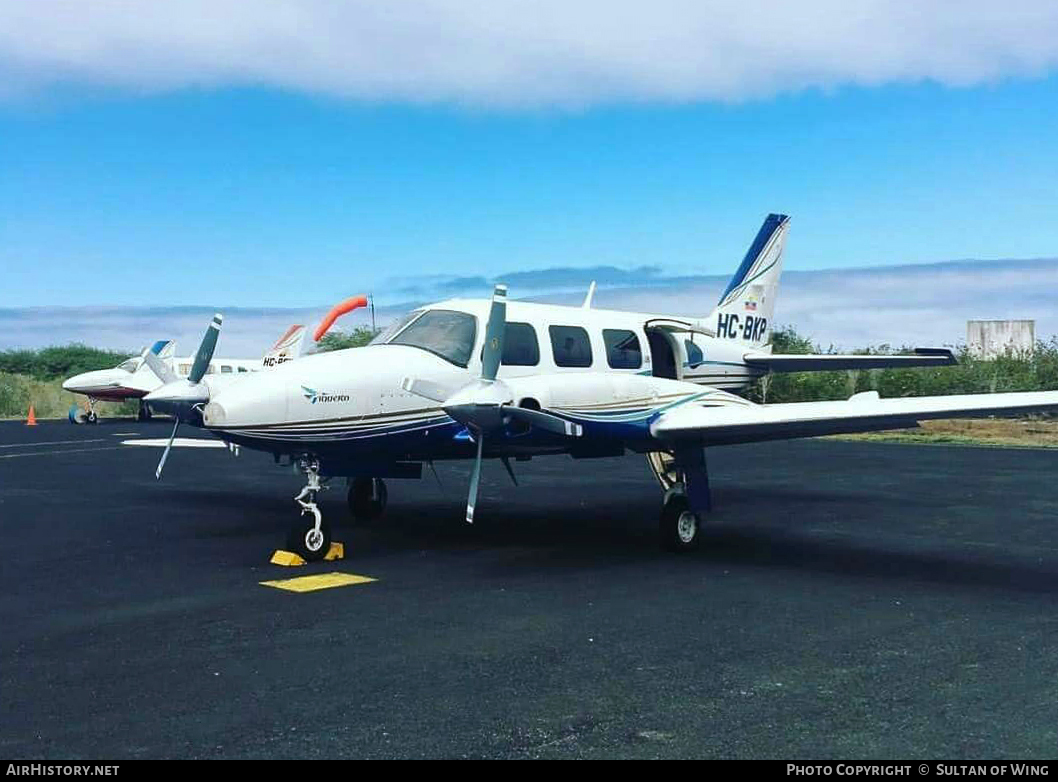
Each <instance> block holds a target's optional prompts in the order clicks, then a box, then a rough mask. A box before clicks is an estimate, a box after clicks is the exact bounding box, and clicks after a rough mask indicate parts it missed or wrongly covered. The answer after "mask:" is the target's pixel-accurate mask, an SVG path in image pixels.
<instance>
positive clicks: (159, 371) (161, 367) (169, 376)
mask: <svg viewBox="0 0 1058 782" xmlns="http://www.w3.org/2000/svg"><path fill="white" fill-rule="evenodd" d="M143 360H144V362H145V363H146V364H147V366H148V367H150V370H151V372H153V373H154V374H155V375H156V376H157V377H158V379H159V380H161V381H162V383H175V382H176V381H177V380H179V379H180V378H178V377H177V376H176V373H175V372H173V370H171V369H170V368H169V367H168V366H167V365H166V363H165V362H164V361H162V360H161V359H160V358H158V356H156V355H154V353H152V352H151V351H149V350H148V351H147V353H146V354H145V355H144V357H143Z"/></svg>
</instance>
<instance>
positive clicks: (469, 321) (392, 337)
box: [371, 310, 478, 367]
mask: <svg viewBox="0 0 1058 782" xmlns="http://www.w3.org/2000/svg"><path fill="white" fill-rule="evenodd" d="M477 333H478V319H477V318H475V317H474V316H473V315H470V314H468V313H466V312H456V311H455V310H427V311H426V312H413V313H411V315H409V316H408V317H406V318H404V319H403V320H402V321H400V322H398V323H397V324H394V326H391V327H390V328H389V329H387V330H386V332H383V333H382V334H380V335H379V336H378V337H376V338H375V339H374V341H373V342H372V343H371V344H373V345H374V344H388V345H408V346H409V347H413V348H422V349H423V350H428V351H430V352H431V353H433V354H434V355H437V356H440V357H441V358H443V359H444V360H445V361H451V362H452V363H453V364H456V365H458V366H461V367H465V366H466V365H467V364H468V363H469V362H470V357H471V355H473V352H474V340H475V339H476V337H477ZM387 334H389V336H388V337H387ZM383 337H387V338H386V339H383Z"/></svg>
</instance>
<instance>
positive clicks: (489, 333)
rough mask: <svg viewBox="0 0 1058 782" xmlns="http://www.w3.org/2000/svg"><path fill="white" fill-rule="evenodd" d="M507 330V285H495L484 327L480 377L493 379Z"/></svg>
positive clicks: (497, 369) (501, 354) (501, 356)
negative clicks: (487, 319)
mask: <svg viewBox="0 0 1058 782" xmlns="http://www.w3.org/2000/svg"><path fill="white" fill-rule="evenodd" d="M506 330H507V286H506V285H497V286H496V290H494V291H493V293H492V309H491V310H490V311H489V322H488V325H487V326H486V327H485V348H484V351H483V352H482V354H481V378H482V379H483V380H495V379H496V373H497V372H498V371H499V369H500V359H501V358H503V337H504V332H505V331H506Z"/></svg>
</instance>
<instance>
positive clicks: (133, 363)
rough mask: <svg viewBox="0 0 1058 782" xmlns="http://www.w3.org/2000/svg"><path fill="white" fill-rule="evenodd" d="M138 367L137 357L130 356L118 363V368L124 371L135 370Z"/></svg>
mask: <svg viewBox="0 0 1058 782" xmlns="http://www.w3.org/2000/svg"><path fill="white" fill-rule="evenodd" d="M139 367H140V360H139V359H138V358H130V359H128V360H127V361H122V362H121V363H120V364H118V369H124V370H125V371H126V372H135V371H136V370H137V369H139Z"/></svg>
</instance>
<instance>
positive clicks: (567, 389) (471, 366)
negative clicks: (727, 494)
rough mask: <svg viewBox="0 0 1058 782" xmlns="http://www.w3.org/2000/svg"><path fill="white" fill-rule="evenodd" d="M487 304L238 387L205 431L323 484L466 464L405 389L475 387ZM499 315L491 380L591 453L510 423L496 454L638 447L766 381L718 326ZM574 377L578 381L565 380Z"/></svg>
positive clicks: (461, 445) (463, 434) (460, 304)
mask: <svg viewBox="0 0 1058 782" xmlns="http://www.w3.org/2000/svg"><path fill="white" fill-rule="evenodd" d="M488 306H489V302H488V301H487V300H452V301H446V302H441V303H438V304H435V305H431V306H429V307H426V308H423V309H422V310H416V311H415V313H412V315H411V316H409V318H406V319H405V320H404V321H403V322H402V323H399V324H398V327H397V328H395V329H393V328H391V330H390V331H389V332H388V333H387V334H384V335H383V336H382V337H381V338H380V340H378V341H376V343H377V342H379V341H380V342H381V343H382V344H372V345H369V346H367V347H363V348H353V349H348V350H341V351H334V352H330V353H322V354H315V355H309V356H305V357H302V358H301V359H299V360H298V361H295V362H290V363H288V364H285V365H283V366H281V367H278V368H276V369H275V370H274V371H272V372H269V373H266V374H259V375H255V376H254V377H253V378H252V379H251V380H250V381H249V382H241V381H240V379H238V378H236V379H233V380H234V382H232V383H230V384H229V385H227V386H226V387H225V388H224V389H223V390H220V392H219V393H217V394H216V395H215V396H214V397H213V398H212V401H211V403H210V404H209V405H208V406H207V407H206V409H205V425H206V426H207V427H208V428H210V429H212V430H213V431H214V432H216V433H217V434H218V435H219V436H221V437H222V438H224V439H225V440H229V441H231V442H235V443H238V444H240V445H244V446H247V447H250V448H255V449H259V450H264V451H269V452H272V453H275V454H290V455H295V456H296V455H302V454H314V455H316V456H318V457H320V458H321V462H322V464H323V465H324V467H325V469H327V471H328V472H330V473H331V474H355V473H356V472H358V471H359V470H361V469H363V470H365V471H366V473H365V474H373V475H379V474H384V472H380V468H381V466H384V465H387V464H392V463H396V462H404V461H412V462H415V461H418V462H421V461H430V460H434V459H449V458H466V457H467V456H468V455H472V452H473V448H474V445H473V442H472V440H471V438H470V436H469V434H468V433H467V431H466V429H465V427H464V426H463V425H461V424H459V423H457V422H456V421H454V420H453V419H452V418H450V417H449V416H448V415H447V414H446V413H445V412H444V411H443V410H442V409H441V407H440V405H439V404H436V403H430V402H429V401H428V400H426V399H424V398H423V397H422V396H419V395H416V394H414V393H411V392H409V391H407V390H404V389H403V388H402V384H403V382H404V381H405V379H406V378H428V379H429V381H430V382H432V383H434V384H437V385H438V386H440V387H443V388H446V389H448V390H450V391H454V390H455V389H458V388H460V387H462V386H464V385H466V384H467V383H469V382H471V381H472V380H473V379H474V378H476V377H478V376H479V375H480V372H481V352H482V346H483V342H484V331H485V329H484V324H485V321H486V319H487V317H488ZM507 306H508V309H507V331H506V340H505V353H504V362H503V363H502V364H501V366H500V369H499V372H498V375H497V378H498V379H499V380H503V381H505V382H506V383H508V384H510V385H511V387H512V388H514V389H516V392H517V393H518V394H519V396H520V398H519V399H515V400H513V401H514V403H516V404H528V405H530V406H531V405H534V404H536V405H541V406H544V407H546V408H548V409H551V410H555V411H558V412H560V413H561V414H562V415H563V416H564V417H569V418H571V419H572V420H576V421H578V422H580V423H581V424H582V425H583V426H584V427H586V430H587V432H589V433H592V434H595V435H597V436H596V437H585V438H584V441H585V442H589V443H590V444H591V445H590V446H587V447H581V446H578V445H577V444H572V445H571V443H570V442H569V441H568V440H566V439H564V438H562V437H559V436H556V435H553V434H550V433H548V432H545V431H540V430H537V429H536V428H535V427H533V428H523V429H521V430H520V429H519V428H518V427H513V428H511V429H510V430H509V431H507V432H506V434H505V436H504V437H503V438H501V439H500V440H493V441H492V442H490V448H489V450H490V451H491V454H490V455H499V454H501V453H502V454H504V455H533V454H541V453H561V452H569V451H572V452H573V453H575V454H576V455H583V456H594V455H609V454H612V453H618V452H621V451H622V450H623V449H624V448H625V447H631V448H642V449H644V450H646V449H649V440H650V435H649V427H648V422H649V421H650V420H651V418H652V417H654V416H656V414H657V413H658V412H659V411H661V410H663V409H668V408H671V407H672V406H674V405H679V404H683V403H685V402H688V401H691V400H694V401H696V403H699V404H701V403H704V401H705V400H704V399H703V397H705V396H711V397H712V400H711V401H715V402H716V403H718V404H720V403H723V404H745V401H744V400H742V399H740V398H739V397H735V396H733V395H731V394H728V393H725V391H724V390H723V389H737V388H741V387H744V386H745V385H746V384H747V383H749V382H751V381H752V380H753V379H754V378H755V377H758V376H759V375H760V374H762V370H760V369H757V368H752V367H749V366H747V365H746V364H745V362H743V361H742V356H743V355H744V354H745V353H746V352H747V351H749V350H750V349H751V348H750V347H749V346H747V345H745V344H743V343H741V342H739V341H737V340H735V339H732V338H717V337H711V336H707V335H705V334H703V333H701V331H702V330H704V329H707V328H711V327H715V324H705V323H702V322H700V321H698V320H695V319H685V318H674V317H669V316H658V315H651V314H645V313H631V312H622V311H616V310H603V309H585V308H582V307H565V306H556V305H545V304H535V303H528V302H510V303H508V305H507ZM416 324H419V325H418V330H416ZM673 329H686V330H684V331H673ZM419 332H421V335H420V334H419ZM413 333H414V334H413ZM402 342H405V343H408V344H401V343H402ZM573 375H578V376H579V377H578V382H576V383H568V382H565V381H566V380H567V379H568V378H570V377H571V376H573ZM703 386H704V387H703ZM579 447H580V448H581V450H582V452H581V453H579V454H578V448H579Z"/></svg>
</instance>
